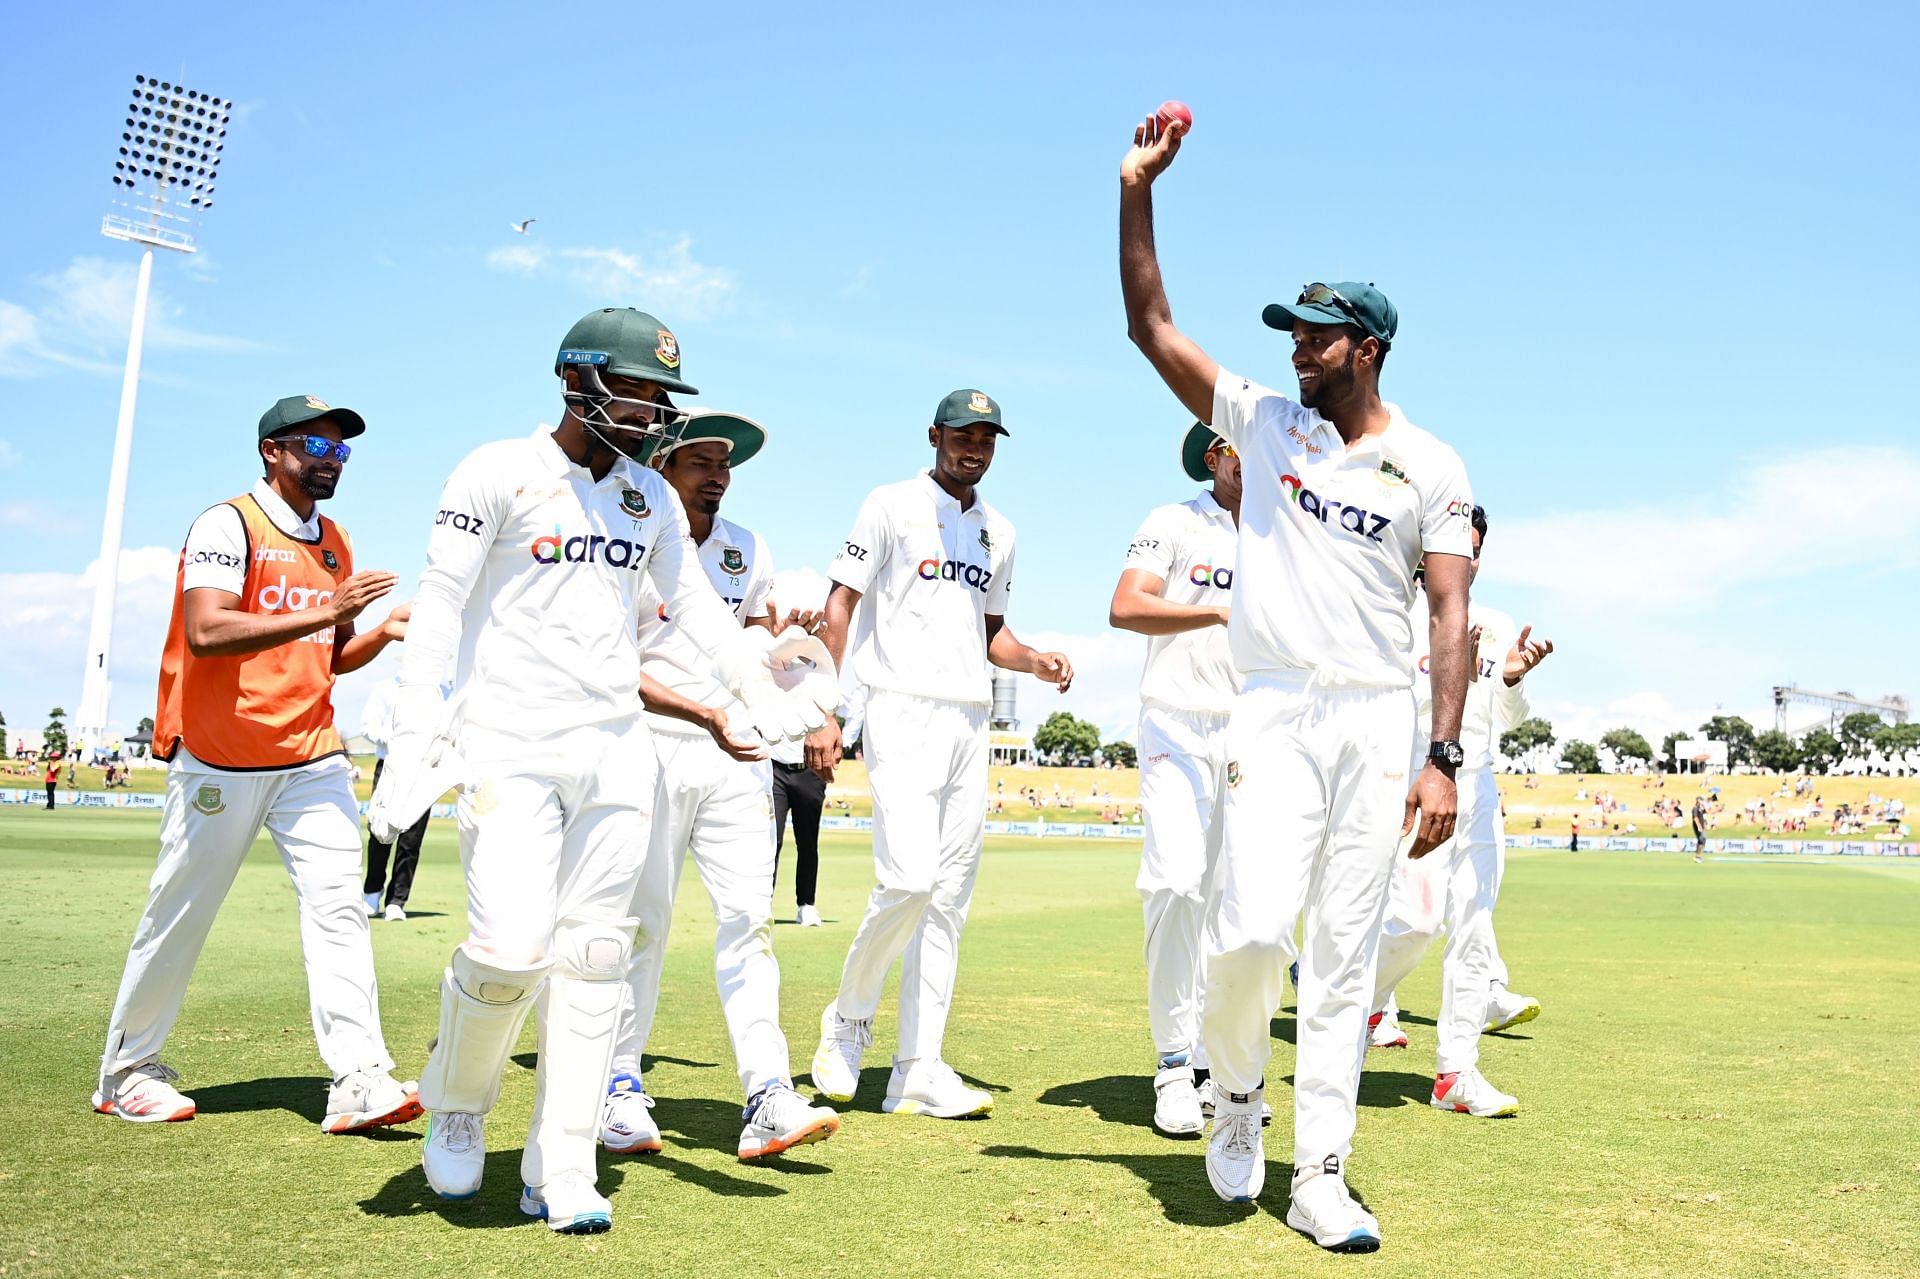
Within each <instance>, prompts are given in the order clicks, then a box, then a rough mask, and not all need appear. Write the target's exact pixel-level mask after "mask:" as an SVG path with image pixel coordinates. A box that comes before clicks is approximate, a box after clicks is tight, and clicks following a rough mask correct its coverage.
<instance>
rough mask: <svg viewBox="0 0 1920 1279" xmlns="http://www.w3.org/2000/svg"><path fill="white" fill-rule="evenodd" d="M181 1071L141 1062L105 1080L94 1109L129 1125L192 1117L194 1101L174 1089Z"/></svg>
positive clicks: (150, 1062)
mask: <svg viewBox="0 0 1920 1279" xmlns="http://www.w3.org/2000/svg"><path fill="white" fill-rule="evenodd" d="M178 1078H180V1072H179V1071H177V1070H175V1069H174V1068H173V1067H172V1066H163V1065H161V1064H160V1063H159V1062H157V1061H146V1062H141V1063H140V1064H139V1065H138V1066H135V1067H133V1068H132V1069H130V1070H123V1071H121V1072H120V1073H119V1074H116V1075H114V1076H112V1077H111V1078H109V1079H107V1080H105V1081H104V1082H103V1083H102V1084H101V1085H100V1091H99V1092H96V1093H95V1094H93V1108H94V1109H95V1110H97V1111H99V1112H100V1113H101V1114H103V1115H112V1116H114V1117H115V1118H118V1119H124V1120H126V1121H127V1122H128V1123H130V1124H170V1123H178V1122H179V1121H180V1120H182V1119H191V1118H193V1116H194V1104H193V1098H191V1097H189V1096H186V1095H185V1094H184V1093H182V1092H181V1091H180V1090H179V1089H177V1088H175V1087H174V1086H173V1081H174V1080H176V1079H178Z"/></svg>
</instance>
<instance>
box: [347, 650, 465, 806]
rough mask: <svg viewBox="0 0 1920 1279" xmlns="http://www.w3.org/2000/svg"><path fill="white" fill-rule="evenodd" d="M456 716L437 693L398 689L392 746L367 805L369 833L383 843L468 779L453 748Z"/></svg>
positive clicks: (420, 687) (424, 688)
mask: <svg viewBox="0 0 1920 1279" xmlns="http://www.w3.org/2000/svg"><path fill="white" fill-rule="evenodd" d="M459 711H460V707H459V706H458V705H457V704H456V703H454V702H452V701H449V700H448V699H446V698H443V697H441V696H440V690H439V689H437V688H433V687H431V686H429V685H417V686H409V685H402V686H401V688H400V693H399V697H398V703H397V705H396V706H395V707H394V715H393V728H394V731H393V741H392V743H391V744H390V745H389V746H388V747H387V758H386V762H385V763H384V764H382V765H381V767H380V784H379V785H378V786H376V787H374V788H373V800H372V802H370V803H369V804H368V805H367V833H368V834H370V835H372V836H373V837H374V838H375V839H377V840H379V841H380V842H381V843H383V844H391V843H392V842H393V841H394V840H395V839H396V838H397V837H398V836H399V835H400V833H401V832H402V831H404V830H406V829H407V828H408V827H410V826H412V825H413V824H414V823H415V822H417V821H419V820H420V817H421V814H423V813H425V812H426V811H427V810H428V809H429V808H432V807H433V803H434V801H435V800H437V799H439V798H440V797H441V796H442V795H444V794H446V793H447V792H448V791H449V790H452V789H456V788H458V787H462V786H465V785H467V783H468V781H469V780H470V779H469V778H468V775H467V764H466V761H465V760H463V759H461V758H460V752H459V751H458V750H456V749H455V748H454V745H453V734H454V730H455V726H456V724H457V723H458V720H459Z"/></svg>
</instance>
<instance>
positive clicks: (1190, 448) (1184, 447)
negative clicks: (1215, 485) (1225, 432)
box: [1180, 422, 1220, 484]
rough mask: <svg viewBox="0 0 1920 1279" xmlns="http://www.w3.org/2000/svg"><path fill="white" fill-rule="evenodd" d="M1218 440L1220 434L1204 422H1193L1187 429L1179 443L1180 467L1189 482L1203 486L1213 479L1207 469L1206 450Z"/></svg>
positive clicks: (1211, 473)
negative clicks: (1192, 481)
mask: <svg viewBox="0 0 1920 1279" xmlns="http://www.w3.org/2000/svg"><path fill="white" fill-rule="evenodd" d="M1219 438H1220V432H1218V431H1216V430H1214V429H1213V428H1212V427H1210V426H1208V425H1207V424H1206V423H1205V422H1195V423H1194V424H1193V425H1192V426H1190V427H1188V428H1187V436H1186V438H1185V439H1183V440H1181V441H1180V467H1181V469H1182V470H1184V471H1185V472H1186V473H1187V478H1188V479H1190V480H1198V481H1199V482H1200V483H1202V484H1205V483H1206V482H1207V481H1209V480H1211V479H1212V478H1213V472H1212V471H1209V470H1208V469H1207V450H1208V449H1210V448H1212V447H1213V444H1214V441H1215V440H1218V439H1219Z"/></svg>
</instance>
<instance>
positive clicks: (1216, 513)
mask: <svg viewBox="0 0 1920 1279" xmlns="http://www.w3.org/2000/svg"><path fill="white" fill-rule="evenodd" d="M1237 537H1238V534H1237V533H1236V531H1235V529H1234V526H1233V513H1232V512H1231V511H1229V510H1227V509H1226V508H1225V507H1223V506H1221V505H1220V503H1218V502H1216V501H1214V500H1213V493H1212V492H1211V491H1208V490H1203V491H1202V492H1201V493H1200V495H1199V496H1198V497H1196V498H1194V499H1192V500H1191V501H1187V502H1174V503H1171V504H1169V505H1167V506H1156V507H1155V508H1153V510H1152V511H1150V512H1149V513H1148V514H1147V518H1146V519H1145V520H1144V521H1143V522H1142V523H1141V525H1140V530H1139V531H1138V532H1137V533H1135V534H1134V535H1133V545H1131V546H1129V547H1128V548H1127V561H1126V565H1125V567H1127V568H1137V569H1143V570H1145V571H1146V572H1149V573H1152V574H1153V575H1154V576H1155V577H1157V578H1159V579H1160V580H1161V582H1162V586H1161V588H1160V598H1162V599H1164V600H1167V601H1169V602H1171V603H1174V604H1191V605H1196V606H1201V607H1206V608H1226V607H1227V606H1228V605H1229V604H1230V603H1232V600H1233V596H1232V591H1233V557H1234V543H1235V541H1236V540H1237ZM1239 687H1240V677H1239V676H1238V675H1237V674H1236V673H1235V672H1234V669H1233V657H1232V655H1231V654H1230V653H1229V652H1228V650H1227V630H1226V627H1224V626H1207V627H1203V628H1201V629H1200V630H1196V631H1181V632H1180V633H1179V634H1177V635H1149V636H1147V664H1146V668H1145V669H1144V670H1142V671H1141V673H1140V699H1141V700H1142V701H1146V702H1157V703H1159V704H1160V705H1163V706H1170V707H1172V708H1173V709H1174V710H1179V711H1198V712H1200V713H1202V714H1207V715H1224V714H1226V713H1227V712H1229V711H1231V710H1232V709H1233V695H1234V693H1235V692H1237V691H1238V690H1239Z"/></svg>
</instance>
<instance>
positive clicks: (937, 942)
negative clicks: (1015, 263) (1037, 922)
mask: <svg viewBox="0 0 1920 1279" xmlns="http://www.w3.org/2000/svg"><path fill="white" fill-rule="evenodd" d="M1005 434H1007V430H1006V427H1005V426H1004V425H1003V424H1002V422H1001V416H1000V406H999V404H997V403H995V402H994V400H993V399H992V398H991V397H989V396H988V395H987V394H986V393H985V392H984V391H975V390H959V391H955V392H953V393H952V394H951V395H948V396H947V397H946V398H945V399H943V400H941V401H940V405H939V407H938V408H937V409H936V410H935V411H934V415H933V425H932V426H930V427H929V428H928V430H927V441H928V443H929V444H931V445H932V446H933V452H934V456H933V466H932V467H931V468H930V469H929V470H926V471H923V472H921V473H920V474H919V475H916V476H914V477H913V478H912V479H909V480H904V481H901V482H900V483H897V484H887V485H882V486H881V487H880V488H877V489H875V490H874V491H873V492H871V493H869V494H868V495H867V499H866V501H865V502H864V503H863V504H862V505H861V507H860V513H859V515H858V516H857V517H856V518H855V520H854V525H853V531H852V532H851V533H850V534H848V536H847V540H846V544H845V545H844V546H843V547H842V548H841V550H840V553H839V555H837V556H835V557H834V561H833V564H832V566H831V567H830V568H829V569H828V571H827V576H828V577H830V578H832V579H833V590H832V592H831V593H830V594H829V595H828V596H827V620H826V625H825V627H824V628H823V632H824V633H823V638H824V639H825V641H826V645H827V649H828V651H829V652H830V653H832V654H833V657H834V660H835V662H836V663H837V662H838V661H839V660H840V656H841V654H843V653H844V652H845V651H846V649H847V645H848V643H849V629H850V624H851V623H852V619H853V614H854V606H855V605H857V604H859V603H860V602H861V601H862V599H865V600H866V607H865V609H864V610H862V612H861V615H860V621H859V625H858V627H857V628H853V629H854V631H855V633H854V635H853V638H852V641H851V642H852V647H853V670H854V675H855V677H856V679H857V680H858V681H859V682H860V683H861V684H862V685H863V686H864V687H865V688H866V689H867V690H868V692H867V695H866V699H865V716H866V724H865V729H864V730H863V731H864V736H863V737H862V738H861V739H860V740H861V741H862V742H863V743H864V744H865V755H866V762H867V772H868V776H869V777H870V778H871V780H872V785H873V866H874V877H875V879H877V880H878V881H879V882H878V883H877V884H875V886H874V889H873V894H872V896H871V897H869V899H868V901H867V913H866V918H864V919H863V920H862V921H861V923H860V930H859V932H858V933H856V934H855V935H854V939H853V945H852V947H851V948H850V949H849V950H848V951H847V962H846V967H845V968H844V969H843V970H842V972H841V976H840V991H839V994H838V996H837V997H836V998H835V999H834V1001H833V1002H832V1003H830V1004H828V1005H827V1007H826V1010H825V1011H824V1012H823V1013H822V1014H821V1015H820V1045H819V1048H818V1049H817V1050H816V1051H815V1053H814V1055H813V1083H814V1086H815V1087H816V1088H818V1089H819V1090H820V1091H821V1092H822V1093H823V1094H825V1095H826V1096H827V1097H828V1098H829V1099H831V1100H833V1101H841V1102H844V1101H851V1100H852V1099H853V1094H854V1090H855V1089H856V1088H857V1087H858V1086H859V1082H860V1062H861V1058H862V1056H863V1055H864V1054H865V1052H866V1049H867V1046H868V1045H869V1044H871V1043H872V1042H873V1015H874V1013H875V1011H876V1010H877V1009H878V1008H879V1005H880V988H881V986H882V984H883V983H884V982H885V981H886V977H887V971H888V969H890V968H892V967H893V961H894V960H896V959H900V958H901V957H902V956H903V955H904V957H905V958H904V961H903V963H902V965H901V969H900V1045H899V1051H898V1052H897V1054H896V1055H895V1057H894V1063H893V1074H892V1076H891V1077H890V1078H889V1079H888V1080H887V1095H886V1098H885V1100H884V1101H883V1102H882V1103H881V1107H880V1108H881V1110H882V1111H884V1112H886V1113H888V1114H895V1113H899V1114H922V1115H930V1116H933V1117H936V1118H941V1119H958V1118H963V1117H967V1116H971V1115H984V1114H986V1113H987V1112H988V1111H989V1110H991V1109H992V1107H993V1098H992V1097H991V1096H989V1095H988V1094H987V1093H985V1092H983V1091H981V1090H980V1089H978V1088H972V1087H969V1086H968V1085H967V1084H966V1083H965V1082H963V1081H962V1080H961V1078H960V1076H959V1075H958V1074H957V1073H956V1072H955V1071H954V1069H953V1067H951V1066H949V1065H948V1064H947V1063H946V1061H945V1060H944V1059H943V1058H942V1056H941V1044H942V1041H943V1039H944V1038H945V1035H946V1028H947V1012H948V1010H949V1008H950V1007H951V1005H952V1002H953V986H954V978H955V976H956V974H957V972H958V968H959V959H960V932H961V929H962V928H964V927H965V925H966V921H967V906H968V903H969V902H970V901H971V900H972V897H973V883H974V877H975V874H976V872H977V871H978V869H979V865H980V852H981V846H982V840H983V836H984V830H985V823H986V816H987V716H988V712H989V710H990V709H991V705H992V700H993V677H992V669H991V668H992V667H994V666H998V667H1001V668H1002V669H1005V670H1011V671H1025V672H1027V673H1029V674H1032V675H1036V676H1038V677H1039V678H1041V679H1043V680H1047V681H1048V682H1050V683H1052V684H1053V685H1054V686H1055V687H1057V688H1058V689H1059V690H1060V691H1061V692H1063V693H1064V692H1066V691H1067V689H1068V687H1069V686H1070V685H1071V684H1072V683H1073V664H1072V663H1071V662H1069V661H1068V660H1067V658H1066V656H1065V655H1064V654H1062V653H1053V652H1044V653H1043V652H1039V651H1037V650H1035V649H1032V648H1029V647H1028V646H1027V645H1025V644H1022V643H1021V642H1020V641H1019V640H1018V639H1016V638H1015V637H1014V634H1013V631H1012V630H1011V629H1009V628H1008V626H1007V624H1006V612H1007V598H1008V591H1009V588H1010V586H1011V579H1012V574H1013V525H1011V524H1009V523H1008V522H1007V520H1006V518H1005V517H1004V516H1002V515H1001V514H1000V513H999V512H998V511H996V510H994V509H993V508H992V507H991V506H988V505H987V503H986V501H985V500H984V499H983V498H982V497H981V496H980V494H979V490H978V485H979V483H980V481H981V480H983V479H985V478H986V474H987V468H988V467H989V466H990V465H992V463H993V455H994V447H995V445H996V443H997V442H998V439H999V437H1000V436H1003V435H1005ZM839 755H840V732H839V727H838V726H837V725H836V724H835V723H833V721H831V720H829V721H828V723H827V724H826V725H825V726H823V728H822V729H821V730H820V731H819V732H817V733H815V734H814V735H813V736H812V737H810V738H809V739H808V741H807V762H808V763H809V764H810V765H812V766H814V767H817V768H831V766H832V765H833V764H834V763H836V762H837V761H838V759H839Z"/></svg>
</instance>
